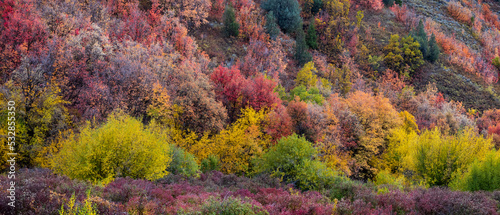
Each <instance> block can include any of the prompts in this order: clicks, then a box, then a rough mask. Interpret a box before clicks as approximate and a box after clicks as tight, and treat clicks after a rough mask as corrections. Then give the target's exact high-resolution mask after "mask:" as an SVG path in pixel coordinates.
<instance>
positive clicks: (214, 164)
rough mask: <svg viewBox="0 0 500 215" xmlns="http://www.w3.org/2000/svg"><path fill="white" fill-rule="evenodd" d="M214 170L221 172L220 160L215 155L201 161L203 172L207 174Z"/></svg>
mask: <svg viewBox="0 0 500 215" xmlns="http://www.w3.org/2000/svg"><path fill="white" fill-rule="evenodd" d="M213 170H217V171H219V170H220V165H219V158H217V157H216V156H215V155H209V156H208V157H207V158H205V159H203V160H202V161H201V171H202V172H204V173H205V172H210V171H213Z"/></svg>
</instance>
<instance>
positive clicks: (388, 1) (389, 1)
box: [383, 0, 394, 7]
mask: <svg viewBox="0 0 500 215" xmlns="http://www.w3.org/2000/svg"><path fill="white" fill-rule="evenodd" d="M383 2H384V4H385V6H386V7H392V5H394V0H383Z"/></svg>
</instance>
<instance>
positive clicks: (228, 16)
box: [224, 5, 240, 37]
mask: <svg viewBox="0 0 500 215" xmlns="http://www.w3.org/2000/svg"><path fill="white" fill-rule="evenodd" d="M239 29H240V24H238V23H237V22H236V16H235V14H234V9H233V7H231V6H230V5H226V9H225V10H224V32H225V34H226V36H227V37H230V36H235V37H237V36H238V34H239Z"/></svg>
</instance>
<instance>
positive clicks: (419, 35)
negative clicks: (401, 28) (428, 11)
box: [412, 20, 429, 59]
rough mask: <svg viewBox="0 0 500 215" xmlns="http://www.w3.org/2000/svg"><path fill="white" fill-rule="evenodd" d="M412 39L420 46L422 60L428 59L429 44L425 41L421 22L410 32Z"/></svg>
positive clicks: (425, 37)
mask: <svg viewBox="0 0 500 215" xmlns="http://www.w3.org/2000/svg"><path fill="white" fill-rule="evenodd" d="M412 37H413V38H415V40H416V41H417V42H418V43H419V44H420V48H419V49H420V51H421V52H422V55H423V56H424V58H426V59H427V58H428V55H429V42H428V39H427V33H425V29H424V23H423V22H422V20H420V21H419V22H418V27H417V29H416V30H415V31H414V32H412Z"/></svg>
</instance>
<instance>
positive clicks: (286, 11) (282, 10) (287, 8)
mask: <svg viewBox="0 0 500 215" xmlns="http://www.w3.org/2000/svg"><path fill="white" fill-rule="evenodd" d="M262 8H263V9H264V10H267V11H273V12H274V16H275V17H276V19H277V20H278V25H279V26H280V28H281V29H282V30H283V31H284V32H286V33H289V32H293V31H294V30H295V29H297V28H298V27H299V25H300V23H301V22H302V18H301V17H300V6H299V2H297V0H267V1H265V2H263V3H262Z"/></svg>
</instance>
